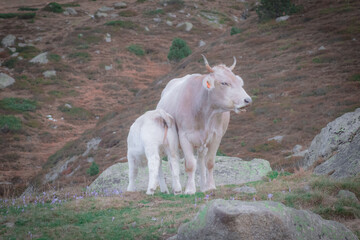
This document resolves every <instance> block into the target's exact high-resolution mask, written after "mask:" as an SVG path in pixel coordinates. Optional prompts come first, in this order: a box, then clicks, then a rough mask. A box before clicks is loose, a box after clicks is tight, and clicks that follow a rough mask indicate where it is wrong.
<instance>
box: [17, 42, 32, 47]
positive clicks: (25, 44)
mask: <svg viewBox="0 0 360 240" xmlns="http://www.w3.org/2000/svg"><path fill="white" fill-rule="evenodd" d="M18 46H19V47H27V46H34V45H33V44H31V43H29V44H27V43H18Z"/></svg>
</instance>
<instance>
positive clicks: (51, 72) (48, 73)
mask: <svg viewBox="0 0 360 240" xmlns="http://www.w3.org/2000/svg"><path fill="white" fill-rule="evenodd" d="M43 75H44V77H46V78H51V77H55V76H56V71H55V70H47V71H45V72H43Z"/></svg>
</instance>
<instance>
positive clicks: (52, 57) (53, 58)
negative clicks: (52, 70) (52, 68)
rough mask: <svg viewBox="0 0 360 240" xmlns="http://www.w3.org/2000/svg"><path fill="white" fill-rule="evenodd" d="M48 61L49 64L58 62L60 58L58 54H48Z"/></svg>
mask: <svg viewBox="0 0 360 240" xmlns="http://www.w3.org/2000/svg"><path fill="white" fill-rule="evenodd" d="M48 59H49V60H50V61H51V62H60V60H61V57H60V56H59V55H58V54H55V53H50V54H48Z"/></svg>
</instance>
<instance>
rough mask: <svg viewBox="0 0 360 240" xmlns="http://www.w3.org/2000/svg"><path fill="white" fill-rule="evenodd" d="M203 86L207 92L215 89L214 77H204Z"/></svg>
mask: <svg viewBox="0 0 360 240" xmlns="http://www.w3.org/2000/svg"><path fill="white" fill-rule="evenodd" d="M202 85H203V87H204V88H205V89H207V90H211V89H213V88H214V87H215V80H214V77H212V76H210V74H209V75H207V76H206V77H204V79H203V81H202Z"/></svg>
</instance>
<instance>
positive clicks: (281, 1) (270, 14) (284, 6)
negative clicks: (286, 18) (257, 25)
mask: <svg viewBox="0 0 360 240" xmlns="http://www.w3.org/2000/svg"><path fill="white" fill-rule="evenodd" d="M299 10H300V7H299V6H296V5H295V4H293V3H291V0H261V1H260V5H259V6H258V7H257V8H256V13H257V14H258V16H259V19H260V21H264V20H268V19H272V18H277V17H280V16H283V15H290V14H293V13H296V12H298V11H299Z"/></svg>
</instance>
